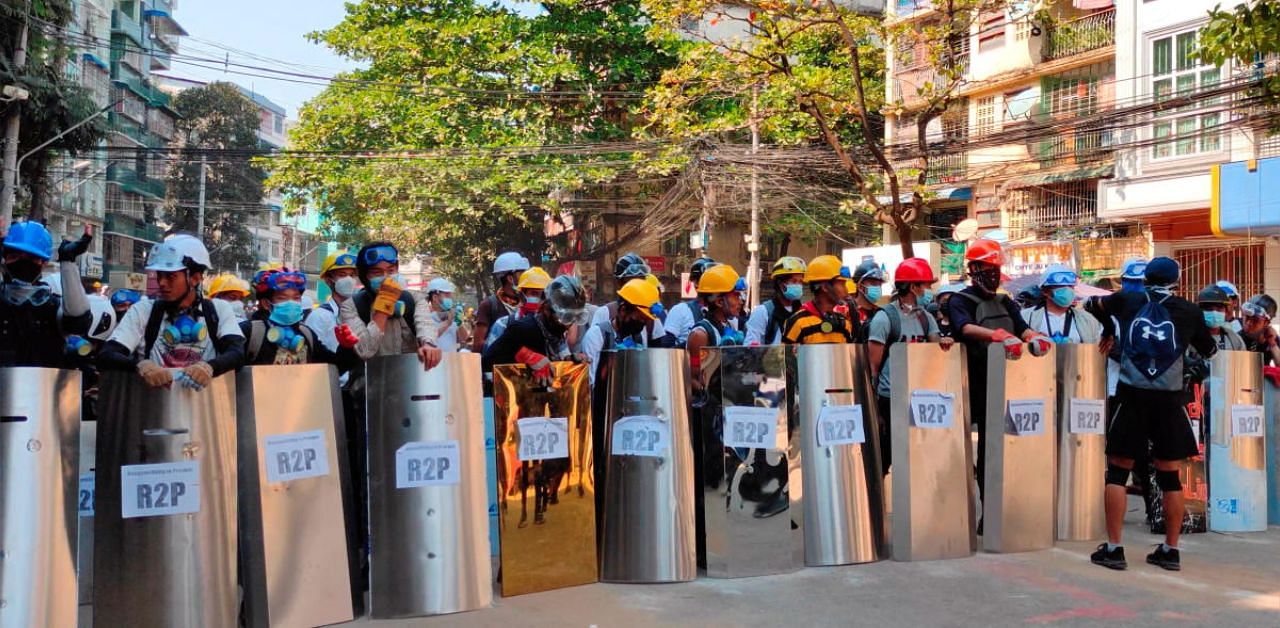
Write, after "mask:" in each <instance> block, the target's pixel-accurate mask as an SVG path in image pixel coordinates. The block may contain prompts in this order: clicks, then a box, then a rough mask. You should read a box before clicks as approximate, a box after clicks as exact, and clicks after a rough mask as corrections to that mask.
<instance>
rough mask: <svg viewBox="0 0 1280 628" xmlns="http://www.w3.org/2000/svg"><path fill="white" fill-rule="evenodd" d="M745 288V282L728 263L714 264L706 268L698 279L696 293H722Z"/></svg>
mask: <svg viewBox="0 0 1280 628" xmlns="http://www.w3.org/2000/svg"><path fill="white" fill-rule="evenodd" d="M746 289H747V285H746V282H744V281H742V277H739V276H738V271H736V270H734V269H733V267H732V266H730V265H728V264H716V265H715V266H712V267H711V268H708V269H707V270H706V272H704V273H702V277H701V278H700V279H698V294H724V293H726V292H733V291H734V290H738V291H742V290H746Z"/></svg>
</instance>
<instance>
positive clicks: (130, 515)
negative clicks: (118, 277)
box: [93, 372, 239, 628]
mask: <svg viewBox="0 0 1280 628" xmlns="http://www.w3.org/2000/svg"><path fill="white" fill-rule="evenodd" d="M99 388H100V392H99V408H100V410H101V412H100V415H99V418H98V459H97V487H96V488H97V494H96V496H95V497H96V499H97V502H96V505H95V508H94V527H93V529H94V539H93V543H94V548H93V550H94V551H93V570H94V579H93V601H94V605H93V625H95V626H138V627H144V628H145V627H150V626H155V627H157V628H172V627H175V626H191V627H192V628H199V627H202V626H233V625H235V623H236V617H237V615H238V611H239V604H238V599H237V598H238V591H237V587H236V521H237V505H236V436H235V434H236V432H235V430H236V428H235V425H236V384H235V378H234V377H231V376H225V375H224V376H222V377H216V378H214V380H213V383H211V384H210V385H209V387H208V388H206V389H205V390H202V391H200V392H195V391H192V390H188V389H186V388H182V387H179V386H174V387H173V388H172V389H163V388H160V389H154V388H150V387H148V386H147V385H146V384H145V383H144V382H143V381H142V378H140V377H138V376H137V375H135V374H133V373H126V372H106V373H103V374H102V380H101V383H100V386H99Z"/></svg>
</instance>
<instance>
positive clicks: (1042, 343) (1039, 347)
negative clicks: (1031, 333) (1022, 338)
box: [1027, 335, 1053, 358]
mask: <svg viewBox="0 0 1280 628" xmlns="http://www.w3.org/2000/svg"><path fill="white" fill-rule="evenodd" d="M1027 348H1028V349H1030V350H1031V355H1034V356H1036V357H1037V358H1042V357H1044V356H1045V355H1047V354H1048V353H1049V350H1050V349H1052V348H1053V340H1051V339H1050V338H1049V337H1048V336H1044V335H1039V336H1036V337H1034V338H1032V339H1031V340H1029V341H1027Z"/></svg>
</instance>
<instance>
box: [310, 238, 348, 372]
mask: <svg viewBox="0 0 1280 628" xmlns="http://www.w3.org/2000/svg"><path fill="white" fill-rule="evenodd" d="M358 275H359V272H358V271H357V269H356V256H355V254H354V253H351V252H350V251H335V252H333V253H330V254H329V256H328V257H326V258H325V259H324V263H323V264H321V265H320V281H323V282H324V283H325V285H327V286H329V299H328V300H326V301H325V302H324V303H321V304H320V305H319V306H318V307H316V308H315V309H313V310H311V311H310V312H308V313H307V317H306V321H305V324H306V326H307V327H308V328H310V329H311V331H312V332H313V333H314V334H315V336H316V339H317V340H319V341H320V344H322V345H324V348H325V349H326V350H328V351H329V352H331V353H337V352H338V350H339V343H338V335H337V332H338V313H339V311H340V310H341V308H342V304H343V303H345V302H346V301H347V300H348V299H350V298H351V297H352V296H353V295H355V293H356V290H357V289H359V287H360V279H359V277H358ZM350 335H351V334H350V330H349V329H344V330H343V336H344V338H347V339H348V340H349V339H350ZM347 344H348V345H351V343H350V342H348V343H347ZM351 346H354V345H351ZM347 348H350V346H348V347H347Z"/></svg>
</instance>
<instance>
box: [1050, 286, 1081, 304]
mask: <svg viewBox="0 0 1280 628" xmlns="http://www.w3.org/2000/svg"><path fill="white" fill-rule="evenodd" d="M1052 298H1053V304H1054V305H1056V306H1058V307H1071V304H1072V303H1074V302H1075V300H1076V291H1075V289H1074V288H1067V287H1062V288H1054V289H1053V297H1052Z"/></svg>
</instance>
